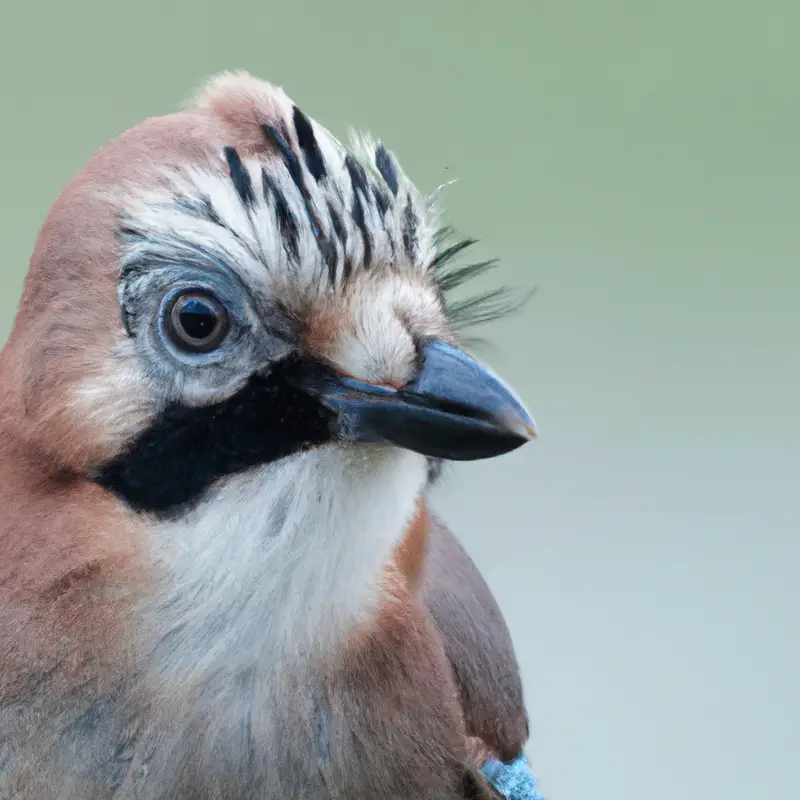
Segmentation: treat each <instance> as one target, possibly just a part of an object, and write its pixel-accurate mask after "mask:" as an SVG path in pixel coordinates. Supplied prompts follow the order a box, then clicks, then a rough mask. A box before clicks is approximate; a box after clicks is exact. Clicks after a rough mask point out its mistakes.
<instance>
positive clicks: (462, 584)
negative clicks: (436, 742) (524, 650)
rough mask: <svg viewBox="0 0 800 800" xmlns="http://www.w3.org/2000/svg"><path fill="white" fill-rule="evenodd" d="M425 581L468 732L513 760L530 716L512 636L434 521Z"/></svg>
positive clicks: (471, 568) (464, 558) (465, 559)
mask: <svg viewBox="0 0 800 800" xmlns="http://www.w3.org/2000/svg"><path fill="white" fill-rule="evenodd" d="M421 578H422V583H421V586H420V590H421V597H422V600H423V602H424V603H425V605H426V606H427V608H428V610H429V611H430V614H431V616H432V617H433V619H434V622H435V623H436V626H437V628H438V630H439V633H440V635H441V637H442V640H443V642H444V649H445V652H446V654H447V657H448V658H449V660H450V663H451V665H452V667H453V671H454V673H455V676H456V681H457V683H458V686H459V690H460V692H461V701H462V705H463V708H464V716H465V719H466V723H467V732H468V734H469V735H470V736H474V737H477V738H478V739H480V740H482V741H483V742H485V743H486V745H488V746H489V748H490V749H491V750H493V751H494V753H495V754H496V755H497V757H499V758H500V759H501V760H502V761H512V760H513V759H515V758H517V756H519V755H520V753H521V752H522V748H523V746H524V744H525V742H526V741H527V738H528V715H527V712H526V710H525V704H524V700H523V692H522V681H521V679H520V675H519V665H518V664H517V657H516V654H515V652H514V647H513V645H512V643H511V636H510V635H509V632H508V627H507V626H506V623H505V620H504V619H503V615H502V613H501V612H500V609H499V607H498V605H497V603H496V602H495V599H494V597H493V596H492V593H491V591H490V590H489V587H488V586H487V585H486V583H485V581H484V580H483V578H482V577H481V575H480V573H479V572H478V570H477V567H476V566H475V564H474V563H473V562H472V559H471V558H470V557H469V555H467V552H466V551H465V550H464V548H463V547H462V546H461V545H460V544H459V542H458V541H457V540H456V538H455V537H454V536H453V534H452V533H451V532H450V531H449V530H448V529H447V528H446V527H445V526H444V525H443V524H442V523H441V522H440V521H439V520H437V519H436V518H435V517H433V516H430V517H429V522H428V553H427V559H426V561H425V565H424V568H423V572H422V576H421Z"/></svg>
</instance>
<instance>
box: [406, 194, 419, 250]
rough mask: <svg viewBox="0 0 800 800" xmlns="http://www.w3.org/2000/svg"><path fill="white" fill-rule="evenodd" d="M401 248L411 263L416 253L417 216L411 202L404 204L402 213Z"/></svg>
mask: <svg viewBox="0 0 800 800" xmlns="http://www.w3.org/2000/svg"><path fill="white" fill-rule="evenodd" d="M403 246H404V247H405V248H406V252H407V253H408V257H409V258H410V259H411V260H412V261H413V260H414V259H415V258H416V253H417V215H416V214H415V213H414V209H413V208H412V206H411V200H409V201H408V202H407V203H406V207H405V209H404V211H403Z"/></svg>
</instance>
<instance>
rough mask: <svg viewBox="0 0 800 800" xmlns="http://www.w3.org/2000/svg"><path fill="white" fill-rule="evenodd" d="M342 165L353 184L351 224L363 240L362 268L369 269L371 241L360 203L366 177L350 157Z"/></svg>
mask: <svg viewBox="0 0 800 800" xmlns="http://www.w3.org/2000/svg"><path fill="white" fill-rule="evenodd" d="M344 165H345V167H346V168H347V172H348V174H349V175H350V181H351V183H352V184H353V222H355V224H356V226H357V227H358V229H359V231H361V238H362V239H363V240H364V267H365V268H366V267H369V265H370V262H371V261H372V239H371V238H370V235H369V230H368V229H367V223H366V220H365V219H364V206H363V205H362V203H361V195H362V194H363V195H364V199H366V198H367V192H368V191H369V190H368V188H367V176H366V174H365V173H364V168H363V167H362V166H361V164H359V163H358V162H357V161H356V160H355V159H354V158H353V157H352V156H350V155H347V156H345V159H344Z"/></svg>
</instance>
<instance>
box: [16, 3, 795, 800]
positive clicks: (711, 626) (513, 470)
mask: <svg viewBox="0 0 800 800" xmlns="http://www.w3.org/2000/svg"><path fill="white" fill-rule="evenodd" d="M799 36H800V3H798V2H797V0H785V2H778V0H762V2H760V3H756V2H749V3H748V2H740V1H739V0H669V1H667V0H661V1H659V2H646V1H645V0H641V1H640V2H638V3H634V2H623V1H622V0H617V1H616V2H612V1H611V0H548V1H545V0H541V1H540V2H535V1H531V2H524V0H516V1H512V0H496V2H493V3H488V2H484V3H478V2H472V1H471V0H462V2H456V0H413V2H408V1H407V2H403V3H400V2H378V1H377V0H373V2H367V0H338V2H328V1H327V0H316V1H315V2H302V1H301V0H295V1H294V2H282V3H278V2H274V0H258V1H256V0H228V2H226V3H214V4H212V3H209V2H205V0H181V2H169V1H168V0H160V2H159V0H138V2H128V3H121V2H119V3H114V2H99V1H98V2H93V1H91V0H70V2H63V1H57V0H50V1H49V2H43V1H42V0H40V1H39V2H34V1H33V0H25V2H23V1H22V0H3V2H2V4H0V100H2V106H1V108H2V111H1V112H0V114H1V116H0V119H1V120H2V123H1V124H0V145H2V147H0V175H2V188H3V194H4V198H5V199H4V201H3V213H2V215H0V242H2V247H3V262H2V271H0V281H1V282H0V287H2V294H0V335H1V336H3V337H4V336H5V335H6V334H7V332H8V330H9V329H10V325H11V322H12V316H13V313H14V310H15V308H16V304H17V300H18V297H19V294H20V291H21V285H22V280H23V276H24V273H25V270H26V267H27V261H28V258H29V255H30V252H31V249H32V247H33V243H34V239H35V236H36V233H37V230H38V228H39V226H40V224H41V222H42V221H43V219H44V217H45V215H46V213H47V211H48V209H49V207H50V205H51V204H52V202H53V201H54V200H55V198H56V196H57V195H58V193H59V191H60V190H61V189H62V188H63V186H64V185H65V184H66V183H67V182H68V181H69V179H70V178H71V177H72V176H73V174H74V173H75V172H76V171H77V170H78V169H79V168H80V166H81V165H82V164H83V163H84V161H85V160H86V159H87V157H88V156H89V155H90V154H91V153H92V152H93V151H94V150H95V149H96V148H97V147H99V146H100V145H102V144H103V143H104V142H106V141H107V140H108V139H110V138H111V137H113V136H114V135H116V134H117V133H118V132H120V131H121V130H123V129H125V128H126V127H129V126H131V125H133V124H135V123H136V122H137V121H139V120H140V119H141V118H143V117H146V116H151V115H154V114H161V113H166V112H169V111H171V110H174V109H175V108H176V107H177V105H178V104H179V103H180V102H181V101H182V100H183V99H184V98H185V97H187V96H188V95H189V94H190V93H191V91H192V89H193V88H194V87H195V86H196V85H197V83H198V82H200V81H202V80H203V79H204V78H205V77H207V76H208V75H209V74H211V73H214V72H216V71H218V70H222V69H228V68H239V67H241V68H245V69H249V70H251V71H252V72H254V73H256V74H258V75H260V76H262V77H265V78H267V79H269V80H271V81H273V82H276V83H280V84H282V85H283V86H284V87H285V88H286V90H287V91H288V92H289V93H290V95H291V96H293V97H294V98H295V99H296V100H297V101H298V102H299V103H300V104H301V105H302V107H303V108H304V109H305V110H306V111H307V112H308V113H309V114H311V115H312V116H314V117H316V118H317V119H318V120H320V121H321V122H322V123H323V124H325V125H326V126H328V127H329V128H331V130H332V131H333V132H334V133H335V134H337V135H341V136H343V135H344V134H345V133H346V130H347V128H348V127H349V126H350V125H353V126H356V127H358V128H363V129H368V130H371V131H374V132H375V133H376V134H378V135H380V136H381V137H383V138H384V139H385V140H386V141H387V143H388V144H389V146H390V147H391V148H392V149H394V150H395V152H396V153H397V154H398V155H399V157H400V160H401V162H402V163H403V165H404V167H405V168H406V170H407V171H408V172H409V174H410V175H411V176H412V178H414V179H415V180H416V181H417V182H418V184H419V185H420V186H421V187H422V188H423V189H425V190H432V189H433V188H434V187H436V186H437V185H439V184H441V183H443V182H445V181H448V180H451V179H453V178H458V179H459V182H458V183H456V184H455V185H453V186H451V187H449V188H448V189H446V190H445V194H444V201H445V204H446V206H447V209H448V212H447V221H449V222H451V223H453V224H455V225H456V226H457V227H458V228H459V229H460V231H462V232H463V233H465V234H469V235H474V236H477V237H479V238H480V239H481V244H480V245H479V246H478V247H477V248H476V252H475V255H476V256H478V257H491V256H498V257H499V258H500V259H501V260H502V265H503V266H502V269H501V271H500V272H499V274H497V275H496V276H495V277H496V279H497V280H499V281H503V282H508V283H511V284H515V285H517V286H521V287H531V286H537V287H539V291H538V293H537V294H536V296H535V298H534V299H533V301H532V302H531V304H530V305H529V306H528V308H527V309H526V311H525V312H524V313H522V314H520V315H518V316H517V317H514V318H513V319H509V320H507V321H505V322H503V323H499V324H496V325H495V326H494V327H493V328H492V329H486V330H485V331H484V333H485V334H486V335H487V336H488V337H489V338H490V340H491V342H492V345H493V347H492V349H491V350H487V351H484V352H485V357H486V358H488V359H489V360H490V361H491V363H492V364H493V366H494V367H495V368H496V369H497V370H498V371H500V372H501V373H503V374H504V375H505V376H507V377H508V378H509V379H510V380H511V381H512V383H513V384H514V385H515V386H516V387H517V388H518V390H519V391H520V392H521V394H522V395H523V396H524V398H525V399H526V400H527V401H528V402H529V403H530V405H531V407H532V409H533V411H534V414H535V416H536V418H537V421H538V422H539V424H540V427H541V439H540V440H539V441H538V443H536V444H534V445H531V446H529V447H527V448H524V449H523V451H518V452H516V453H514V454H511V455H509V456H507V457H505V458H502V459H499V460H497V461H493V462H486V463H478V464H472V465H463V466H459V467H457V468H455V469H453V470H452V471H451V473H450V475H449V477H448V479H447V480H446V481H445V483H444V485H443V487H442V489H441V490H440V491H439V492H438V497H437V504H438V507H439V509H440V510H441V511H442V512H443V513H444V514H445V516H446V517H447V519H448V520H449V521H450V522H451V523H452V524H453V526H454V527H455V529H456V531H457V532H458V533H459V534H460V535H461V537H462V539H463V540H464V542H465V543H466V545H467V547H468V549H469V550H470V552H471V553H472V554H473V556H474V557H475V559H476V560H477V561H478V563H479V565H480V566H481V567H482V569H483V570H484V572H485V574H486V576H487V578H488V580H489V582H490V584H491V586H492V587H493V589H494V590H495V592H496V594H497V596H498V599H499V601H500V603H501V604H502V607H503V609H504V610H505V612H506V615H507V618H508V620H509V624H510V625H511V628H512V631H513V634H514V636H515V639H516V642H517V645H518V649H519V656H520V660H521V663H522V668H523V671H524V678H525V684H526V690H527V695H528V702H529V705H530V711H531V716H532V737H531V743H530V748H529V751H530V754H531V756H532V758H533V761H534V764H535V767H536V769H537V771H538V773H539V774H540V776H541V779H542V785H543V789H544V791H545V792H546V794H547V795H548V797H549V798H552V800H579V799H580V800H589V798H592V800H601V799H604V798H609V799H610V798H614V800H623V799H627V798H630V800H641V799H642V798H648V800H662V799H663V800H667V798H674V797H676V796H680V797H681V798H697V799H698V800H700V798H702V799H703V800H716V799H717V798H719V799H720V800H722V798H725V800H734V798H735V799H736V800H738V799H739V798H741V799H742V800H745V798H756V797H770V798H781V799H782V798H787V800H788V799H789V798H792V797H798V796H800V777H798V770H797V753H798V749H799V748H800V733H798V722H797V721H798V719H799V718H800V690H798V676H799V675H800V643H799V642H798V633H799V632H800V624H799V623H798V611H799V610H800V588H798V577H797V570H798V565H799V564H800V544H798V542H799V541H800V535H798V534H800V525H799V524H798V511H800V500H799V499H798V494H800V493H799V492H798V482H799V480H798V479H799V478H800V432H799V428H800V426H799V425H798V401H799V400H800V391H799V390H800V323H798V304H799V303H800V297H799V296H798V295H799V294H800V224H798V223H800V148H799V147H798V142H800V102H799V101H800V93H799V92H798V76H800V47H798V37H799ZM487 285H488V284H487Z"/></svg>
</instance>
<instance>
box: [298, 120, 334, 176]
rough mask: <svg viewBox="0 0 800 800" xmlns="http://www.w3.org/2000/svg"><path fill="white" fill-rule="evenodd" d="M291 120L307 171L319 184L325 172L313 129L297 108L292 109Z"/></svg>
mask: <svg viewBox="0 0 800 800" xmlns="http://www.w3.org/2000/svg"><path fill="white" fill-rule="evenodd" d="M293 119H294V130H295V133H296V134H297V143H298V144H299V145H300V149H301V150H302V151H303V155H304V156H305V159H306V166H307V167H308V171H309V172H310V173H311V175H312V177H313V178H314V180H315V181H317V183H319V182H320V181H321V180H322V178H324V177H325V175H326V170H325V162H324V161H323V159H322V153H321V152H320V149H319V145H318V144H317V139H316V137H315V136H314V129H313V128H312V127H311V122H310V121H309V119H308V117H307V116H306V115H305V114H304V113H303V112H302V111H301V110H300V109H299V108H298V107H297V106H295V107H294V112H293Z"/></svg>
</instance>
